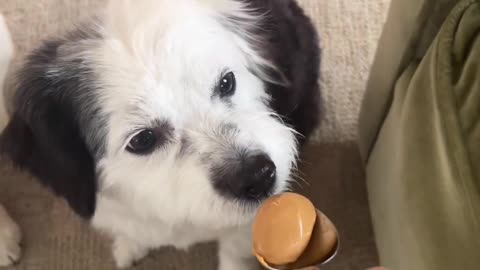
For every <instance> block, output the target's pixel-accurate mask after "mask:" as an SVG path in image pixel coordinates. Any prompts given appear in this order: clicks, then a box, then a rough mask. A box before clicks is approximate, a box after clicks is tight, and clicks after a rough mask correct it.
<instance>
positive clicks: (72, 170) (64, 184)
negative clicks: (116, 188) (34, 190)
mask: <svg viewBox="0 0 480 270" xmlns="http://www.w3.org/2000/svg"><path fill="white" fill-rule="evenodd" d="M52 46H53V45H51V46H50V47H49V46H46V47H44V49H43V51H42V50H39V51H37V52H36V53H35V54H34V55H32V57H31V58H30V60H29V61H28V62H27V64H26V65H25V67H24V68H23V69H22V71H21V72H20V73H19V77H18V80H19V85H18V87H17V94H16V98H15V99H16V101H15V112H14V114H13V116H12V118H11V119H10V122H9V124H8V125H7V127H6V128H5V130H4V131H3V133H2V135H1V136H0V153H2V154H3V155H5V156H7V157H8V158H10V159H11V160H12V161H13V163H14V165H16V166H18V167H20V168H22V169H25V170H27V171H29V172H30V173H31V174H33V175H34V176H36V177H37V178H38V179H39V180H40V181H41V182H42V183H43V184H45V185H46V186H48V187H50V188H51V189H52V190H53V191H54V192H55V193H56V194H57V195H60V196H62V197H64V198H65V199H66V200H67V201H68V203H69V205H70V206H71V207H72V208H73V209H74V210H75V212H77V213H78V214H79V215H81V216H83V217H85V218H90V217H91V216H92V215H93V214H94V211H95V196H96V173H95V164H94V159H93V157H92V154H91V153H90V152H89V150H88V147H87V145H86V143H85V141H84V139H83V138H82V135H81V132H80V128H79V123H78V115H77V113H78V112H77V111H76V110H77V109H78V107H76V106H75V104H74V102H75V101H74V100H73V99H74V97H73V96H71V95H69V94H68V93H69V91H70V90H71V89H68V88H71V87H75V86H74V83H75V81H74V80H75V79H72V78H64V79H53V78H52V77H51V76H48V70H47V68H48V67H49V66H50V67H51V66H52V65H53V64H55V63H54V61H56V60H55V58H56V50H57V47H55V46H53V47H52ZM62 80H68V82H64V81H62Z"/></svg>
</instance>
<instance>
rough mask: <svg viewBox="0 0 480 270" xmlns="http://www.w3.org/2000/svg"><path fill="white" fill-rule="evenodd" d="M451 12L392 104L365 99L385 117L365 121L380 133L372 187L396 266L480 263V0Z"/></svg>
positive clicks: (380, 231) (383, 256) (438, 269)
mask: <svg viewBox="0 0 480 270" xmlns="http://www.w3.org/2000/svg"><path fill="white" fill-rule="evenodd" d="M400 1H401V2H402V3H405V5H408V4H407V3H408V2H413V1H414V0H411V1H410V0H408V1H405V0H398V2H400ZM450 11H451V12H450V13H449V15H448V17H447V18H446V19H445V20H444V23H443V25H442V27H441V29H440V31H439V32H438V35H436V38H435V39H434V40H433V42H431V43H430V46H424V48H427V49H428V50H427V51H426V54H425V55H424V56H423V57H421V55H419V54H417V55H416V56H414V57H411V58H410V59H409V62H408V64H407V65H406V66H405V68H404V69H403V70H402V72H401V73H400V75H399V78H398V80H396V81H395V86H394V90H393V91H392V92H391V93H392V95H391V97H390V100H391V101H390V102H389V104H387V105H385V103H376V102H377V101H375V100H374V99H372V98H371V97H370V98H369V97H368V96H367V97H366V98H367V99H370V100H369V102H365V103H364V106H366V105H368V106H377V107H379V108H378V112H377V116H379V115H382V113H383V115H385V117H384V120H381V121H378V122H377V123H380V125H381V127H379V128H377V129H375V127H373V126H368V125H364V124H365V121H364V122H361V123H360V124H361V125H363V128H365V127H366V126H368V128H370V130H369V132H372V133H375V132H376V133H377V135H375V139H372V143H371V145H372V148H371V152H370V155H369V156H368V162H367V186H368V192H369V200H370V206H371V210H372V218H373V223H374V231H375V234H376V240H377V246H378V250H379V256H380V261H381V263H382V265H384V266H386V267H389V268H390V269H392V270H403V269H405V270H411V269H422V270H429V269H432V270H443V269H445V270H447V269H448V270H451V269H462V270H470V269H472V270H473V269H480V256H479V254H478V253H479V251H480V181H479V173H480V166H478V164H480V147H479V146H478V142H480V69H479V68H480V62H479V61H480V0H465V1H460V2H459V3H458V4H457V5H456V6H455V7H454V8H453V9H451V10H450ZM397 34H398V33H397ZM421 39H424V37H421V38H420V39H418V42H420V41H421ZM424 41H425V40H424ZM384 45H385V44H380V45H379V46H384ZM417 45H419V43H417ZM417 48H419V47H418V46H417ZM379 50H381V49H379ZM417 52H418V51H417ZM392 57H398V56H392ZM384 68H386V67H384ZM374 69H375V67H374ZM372 72H373V71H372ZM389 72H391V71H389ZM371 85H372V84H371ZM384 90H385V93H387V94H388V89H387V88H384ZM367 91H370V89H367ZM385 93H383V94H384V97H385ZM381 109H383V110H384V111H382V110H381ZM365 110H368V109H365ZM384 112H385V113H384ZM367 122H368V121H367ZM361 144H362V145H363V146H366V145H368V142H367V141H366V140H365V139H364V140H363V141H361ZM364 149H366V148H364ZM366 153H367V152H365V151H364V154H366ZM365 156H367V155H365Z"/></svg>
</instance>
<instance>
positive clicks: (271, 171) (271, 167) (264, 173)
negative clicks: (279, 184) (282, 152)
mask: <svg viewBox="0 0 480 270" xmlns="http://www.w3.org/2000/svg"><path fill="white" fill-rule="evenodd" d="M276 172H277V170H276V167H275V164H273V162H272V160H270V158H268V156H266V155H256V156H253V157H251V158H248V159H247V160H246V162H245V166H244V174H245V179H244V185H243V186H242V187H241V189H242V190H241V191H240V192H241V193H242V195H244V196H245V197H249V198H252V199H258V198H261V197H264V196H267V195H268V193H269V192H270V190H271V189H272V187H273V185H274V184H275V178H276Z"/></svg>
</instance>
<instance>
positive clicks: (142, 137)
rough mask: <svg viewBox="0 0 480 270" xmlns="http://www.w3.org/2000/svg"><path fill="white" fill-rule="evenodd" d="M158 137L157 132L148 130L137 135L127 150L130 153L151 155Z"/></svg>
mask: <svg viewBox="0 0 480 270" xmlns="http://www.w3.org/2000/svg"><path fill="white" fill-rule="evenodd" d="M156 142H157V137H156V135H155V132H153V130H150V129H146V130H143V131H141V132H140V133H138V134H137V135H135V136H134V137H133V138H132V139H131V140H130V142H129V143H128V146H127V150H128V151H129V152H130V153H133V154H137V155H142V154H148V153H150V152H151V151H152V150H153V148H154V147H155V145H156Z"/></svg>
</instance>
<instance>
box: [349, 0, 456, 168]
mask: <svg viewBox="0 0 480 270" xmlns="http://www.w3.org/2000/svg"><path fill="white" fill-rule="evenodd" d="M458 1H459V0H392V1H391V4H390V9H389V13H388V17H387V21H386V23H385V25H384V28H383V31H382V35H381V37H380V40H379V43H378V48H377V52H376V55H375V58H374V62H373V65H372V68H371V71H370V75H369V79H368V82H367V89H366V91H365V96H364V99H363V102H362V106H361V111H360V116H359V132H358V133H359V138H360V140H359V142H360V152H361V154H362V158H363V159H364V160H366V159H367V157H368V155H369V154H370V151H371V149H372V147H373V145H374V143H375V140H376V138H377V135H378V131H379V130H380V127H381V126H382V124H383V121H384V119H385V116H386V112H387V111H388V108H389V106H390V105H391V99H392V93H393V91H392V90H393V88H394V85H395V82H396V80H397V79H398V77H399V76H400V74H401V73H402V72H403V71H404V70H405V68H406V67H407V66H408V65H409V63H410V62H412V61H416V60H418V59H421V58H422V57H423V56H424V55H425V52H426V50H427V49H428V47H429V46H430V44H431V43H432V41H433V39H434V38H435V36H436V34H437V32H438V30H439V28H440V26H441V25H442V22H443V21H444V20H445V17H446V16H447V15H448V13H449V11H450V10H451V9H452V8H453V6H454V5H456V4H457V3H458Z"/></svg>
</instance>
